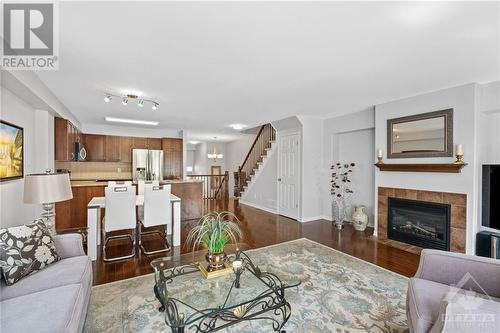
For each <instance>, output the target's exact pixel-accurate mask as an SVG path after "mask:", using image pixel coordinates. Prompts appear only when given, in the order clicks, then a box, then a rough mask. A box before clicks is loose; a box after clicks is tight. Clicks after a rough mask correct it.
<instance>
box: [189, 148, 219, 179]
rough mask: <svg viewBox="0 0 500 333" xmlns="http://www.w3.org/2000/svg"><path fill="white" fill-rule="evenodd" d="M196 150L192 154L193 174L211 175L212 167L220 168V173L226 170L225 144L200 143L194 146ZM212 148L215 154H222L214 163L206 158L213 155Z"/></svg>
mask: <svg viewBox="0 0 500 333" xmlns="http://www.w3.org/2000/svg"><path fill="white" fill-rule="evenodd" d="M195 146H196V149H195V152H194V174H198V175H208V174H210V173H211V167H212V166H220V167H221V169H222V173H224V171H226V170H227V168H226V159H227V157H226V144H225V143H222V142H200V143H198V144H196V145H195ZM214 147H215V149H216V151H217V154H223V155H224V157H223V158H222V159H217V161H215V162H214V160H213V159H209V158H208V156H207V155H208V154H209V153H213V151H214Z"/></svg>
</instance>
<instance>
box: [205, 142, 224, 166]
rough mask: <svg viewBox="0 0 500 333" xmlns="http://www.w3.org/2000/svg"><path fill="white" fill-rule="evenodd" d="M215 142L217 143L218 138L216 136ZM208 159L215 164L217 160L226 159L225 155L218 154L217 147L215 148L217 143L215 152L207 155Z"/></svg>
mask: <svg viewBox="0 0 500 333" xmlns="http://www.w3.org/2000/svg"><path fill="white" fill-rule="evenodd" d="M214 140H215V141H217V137H216V136H214ZM207 157H208V158H209V159H211V160H214V162H217V160H221V159H223V158H224V155H223V154H218V153H217V150H216V147H215V143H214V152H213V153H211V154H210V153H208V154H207Z"/></svg>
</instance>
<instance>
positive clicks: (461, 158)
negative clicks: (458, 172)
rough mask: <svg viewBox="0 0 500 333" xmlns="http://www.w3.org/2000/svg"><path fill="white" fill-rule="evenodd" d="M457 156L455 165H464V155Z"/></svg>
mask: <svg viewBox="0 0 500 333" xmlns="http://www.w3.org/2000/svg"><path fill="white" fill-rule="evenodd" d="M455 156H456V158H457V159H456V161H455V164H464V155H463V154H462V155H458V154H457V155H455Z"/></svg>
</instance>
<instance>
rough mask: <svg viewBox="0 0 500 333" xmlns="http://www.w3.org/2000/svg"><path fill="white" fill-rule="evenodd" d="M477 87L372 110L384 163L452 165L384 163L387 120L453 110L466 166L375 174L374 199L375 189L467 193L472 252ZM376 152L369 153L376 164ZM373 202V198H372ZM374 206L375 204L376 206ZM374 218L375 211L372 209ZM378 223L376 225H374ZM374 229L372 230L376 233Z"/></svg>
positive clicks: (469, 249) (449, 160)
mask: <svg viewBox="0 0 500 333" xmlns="http://www.w3.org/2000/svg"><path fill="white" fill-rule="evenodd" d="M476 88H477V87H476V85H475V84H467V85H463V86H459V87H455V88H450V89H444V90H439V91H436V92H432V93H428V94H423V95H419V96H414V97H410V98H405V99H401V100H397V101H393V102H389V103H385V104H380V105H377V106H376V107H375V147H376V148H381V149H383V151H384V160H386V161H390V163H452V162H453V161H454V158H453V157H443V158H408V159H391V160H387V138H386V136H387V119H391V118H396V117H403V116H408V115H414V114H419V113H424V112H431V111H438V110H444V109H449V108H453V109H454V112H453V125H454V128H453V131H454V133H453V141H454V143H455V144H456V143H461V144H462V145H463V147H464V160H465V162H466V163H468V165H467V166H466V167H464V168H463V169H462V172H461V173H457V174H445V173H427V172H426V173H418V172H417V173H412V172H381V171H379V170H378V169H377V170H376V171H375V198H377V188H378V187H380V186H384V187H399V188H410V189H419V190H430V191H440V192H455V193H465V194H467V237H466V251H467V253H473V252H474V242H475V241H474V238H475V234H476V230H477V223H476V216H477V211H476V209H477V189H476V187H475V185H476V174H477V166H476V161H475V156H476V153H477V152H476V149H475V145H476V141H475V138H476V133H475V124H476V112H475V110H476V102H477V99H476V97H477V96H476ZM375 155H376V154H375V151H373V152H372V157H373V160H374V161H375ZM375 201H376V199H375ZM375 205H376V203H375ZM375 216H377V210H376V209H375ZM376 225H377V222H376V223H375V226H376ZM376 230H377V228H375V231H376Z"/></svg>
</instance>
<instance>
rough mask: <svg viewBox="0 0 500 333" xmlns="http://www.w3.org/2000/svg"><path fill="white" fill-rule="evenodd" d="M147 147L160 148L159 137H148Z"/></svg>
mask: <svg viewBox="0 0 500 333" xmlns="http://www.w3.org/2000/svg"><path fill="white" fill-rule="evenodd" d="M148 149H151V150H161V139H157V138H148Z"/></svg>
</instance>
